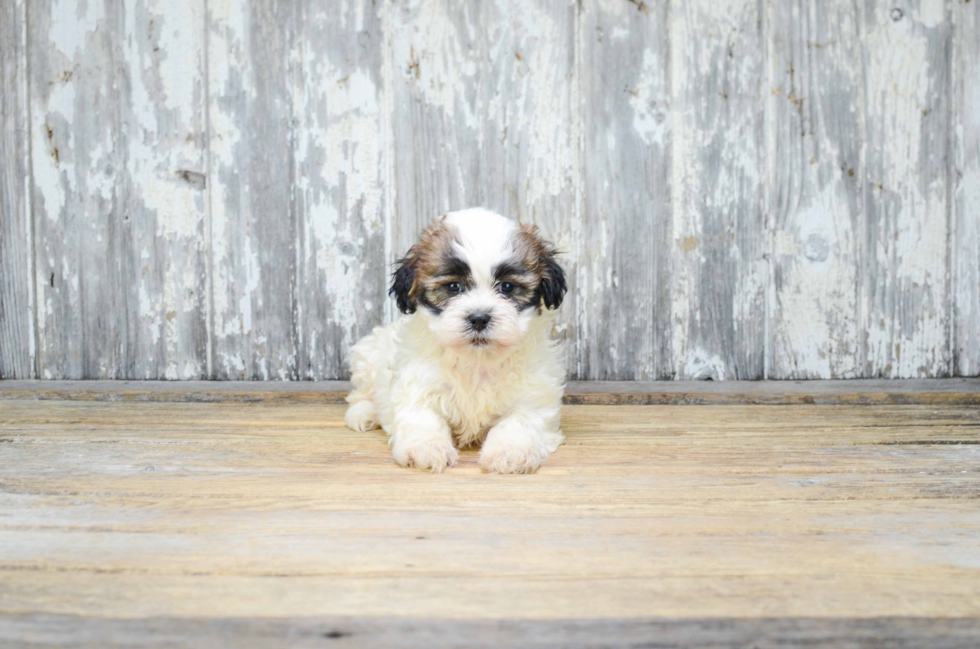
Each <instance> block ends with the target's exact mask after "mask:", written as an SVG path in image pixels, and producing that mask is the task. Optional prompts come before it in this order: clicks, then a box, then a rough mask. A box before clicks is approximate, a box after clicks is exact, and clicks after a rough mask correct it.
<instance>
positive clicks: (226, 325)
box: [0, 0, 980, 380]
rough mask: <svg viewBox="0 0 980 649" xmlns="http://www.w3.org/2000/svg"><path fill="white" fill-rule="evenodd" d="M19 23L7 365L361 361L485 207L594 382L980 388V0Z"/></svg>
mask: <svg viewBox="0 0 980 649" xmlns="http://www.w3.org/2000/svg"><path fill="white" fill-rule="evenodd" d="M0 7H2V11H0V18H2V20H0V57H2V58H0V70H2V84H3V93H2V97H0V102H2V106H3V114H2V116H3V120H2V125H3V139H2V142H0V161H2V169H0V210H2V212H0V216H2V220H0V377H4V378H29V377H38V378H52V379H70V378H118V379H123V378H125V379H158V378H160V379H201V378H214V379H258V380H264V379H292V380H304V379H318V380H320V379H334V378H346V376H347V371H346V362H347V353H348V349H349V347H350V345H351V344H352V343H353V342H354V341H356V340H357V339H358V338H359V337H360V336H362V335H363V334H364V333H366V332H368V331H370V329H371V328H372V327H374V326H376V325H378V324H382V323H384V322H386V321H390V319H391V318H393V317H395V315H396V313H395V310H394V308H393V305H392V303H391V301H390V300H389V299H388V298H387V296H386V295H385V288H386V283H387V274H388V271H389V265H390V263H391V262H392V261H393V260H394V259H396V258H398V257H399V256H400V255H401V254H403V253H404V252H405V250H406V249H407V247H408V246H409V245H410V244H411V243H412V241H413V240H414V238H415V237H416V235H417V233H418V231H419V229H420V228H421V227H422V226H423V225H424V224H426V223H427V222H428V221H429V220H431V219H432V218H435V217H436V216H438V215H440V214H442V213H444V212H445V211H447V210H450V209H456V208H461V207H465V206H469V205H484V206H487V207H490V208H492V209H495V210H497V211H499V212H501V213H503V214H505V215H507V216H510V217H512V218H516V219H520V220H522V221H527V222H533V223H536V224H538V225H540V226H541V228H542V229H543V230H544V231H545V233H546V234H548V235H549V236H550V237H551V238H552V239H553V240H555V241H556V243H557V244H558V245H559V247H560V248H562V249H563V250H564V251H565V263H566V267H567V269H568V271H569V273H568V274H569V283H570V288H571V290H570V292H569V296H568V298H567V301H566V303H565V305H564V306H563V307H562V312H561V315H560V317H559V319H558V321H557V325H556V328H557V334H558V335H559V336H561V337H562V338H564V339H565V341H566V353H567V365H568V369H569V373H570V376H571V377H572V378H578V379H635V380H650V379H670V378H676V379H709V378H710V379H715V380H724V379H759V378H770V379H798V378H855V377H883V378H897V377H931V376H951V375H958V376H976V375H978V374H980V3H978V2H970V1H969V0H899V1H897V2H888V3H886V2H883V1H879V0H874V1H873V2H865V3H853V2H846V1H844V0H787V1H786V2H783V1H780V2H774V1H768V2H759V1H756V0H745V1H743V0H738V1H736V2H730V3H727V4H724V6H722V5H720V4H718V3H717V2H709V1H706V0H691V1H690V2H666V1H660V2H658V1H655V0H643V1H642V2H641V1H639V0H549V1H544V0H536V1H534V2H518V1H517V0H489V1H484V2H479V1H477V0H472V1H465V2H452V3H450V2H447V1H446V0H404V1H403V0H340V1H338V2H336V3H330V4H329V5H325V4H324V3H318V2H312V1H311V0H301V1H297V2H283V1H282V0H222V1H219V0H209V1H207V2H206V1H205V0H172V1H164V0H148V1H144V2H136V1H134V0H96V1H94V2H88V3H80V4H78V5H77V6H74V7H73V9H71V10H66V9H65V8H64V7H63V6H61V5H60V4H59V3H57V2H55V1H54V0H39V1H38V2H31V3H28V2H26V0H0Z"/></svg>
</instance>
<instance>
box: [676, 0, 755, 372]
mask: <svg viewBox="0 0 980 649" xmlns="http://www.w3.org/2000/svg"><path fill="white" fill-rule="evenodd" d="M761 12H762V4H761V3H759V2H756V1H755V0H745V1H744V2H729V3H727V6H726V10H725V11H724V12H719V11H717V4H716V3H714V2H712V0H699V1H697V2H683V3H678V4H677V5H674V6H672V7H671V22H670V43H671V52H670V62H671V83H672V86H673V92H672V100H671V101H672V103H671V107H672V109H673V110H672V124H671V145H672V149H673V150H672V158H671V163H672V170H673V171H672V174H671V186H670V192H671V207H672V216H673V218H672V221H673V240H672V241H671V246H670V251H671V257H670V289H671V290H670V300H671V301H670V304H671V317H672V326H673V335H672V338H671V340H672V347H673V350H672V351H673V367H674V373H675V375H676V376H677V378H679V379H713V380H728V379H761V378H763V363H764V353H765V338H766V308H765V299H766V293H765V288H766V281H767V272H768V269H767V261H766V253H767V249H766V240H765V238H764V237H760V236H759V234H760V233H762V232H765V231H766V223H765V192H764V189H763V187H764V185H763V179H764V177H765V152H766V151H765V132H766V131H765V127H766V123H765V119H764V112H763V111H760V110H758V109H757V107H758V106H759V105H760V103H761V101H762V98H763V97H764V95H763V92H764V91H765V85H766V84H765V81H766V42H765V35H764V33H763V25H764V21H763V16H762V13H761ZM665 306H666V305H664V306H663V307H659V308H664V307H665Z"/></svg>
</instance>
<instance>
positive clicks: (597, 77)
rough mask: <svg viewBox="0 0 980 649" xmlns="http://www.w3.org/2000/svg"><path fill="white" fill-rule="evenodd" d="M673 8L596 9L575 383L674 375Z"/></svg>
mask: <svg viewBox="0 0 980 649" xmlns="http://www.w3.org/2000/svg"><path fill="white" fill-rule="evenodd" d="M667 13H668V12H667V5H666V4H665V3H629V2H621V1H619V0H598V1H596V2H589V3H584V4H583V6H582V16H581V18H580V27H579V29H580V33H581V36H580V39H579V40H580V47H581V48H582V51H581V54H580V55H579V61H580V64H581V66H582V71H581V95H580V97H581V101H582V106H583V108H582V110H583V114H582V120H583V124H584V132H583V134H582V142H583V144H582V146H583V147H584V150H583V152H582V174H583V183H582V192H583V194H582V196H583V198H582V218H581V224H580V226H579V227H580V228H581V229H580V234H579V236H578V238H579V250H580V252H579V253H578V254H577V255H576V256H577V258H578V269H577V271H576V272H577V277H576V280H577V282H578V286H577V289H576V295H575V298H576V302H575V304H576V305H577V306H578V314H577V315H578V332H579V333H578V362H577V364H576V367H575V371H574V372H573V376H574V377H575V378H582V379H591V380H603V379H611V378H617V379H627V380H650V379H659V378H670V377H671V376H672V374H673V368H672V363H671V356H670V349H671V341H670V333H671V325H670V317H671V314H670V308H669V304H670V292H669V287H670V281H671V277H670V261H671V259H670V254H669V252H668V251H669V248H668V246H669V240H670V234H669V233H670V218H671V212H670V196H671V194H670V165H671V158H670V131H671V122H670V119H671V118H670V77H669V69H668V61H669V60H670V49H669V42H670V39H669V27H668V15H667Z"/></svg>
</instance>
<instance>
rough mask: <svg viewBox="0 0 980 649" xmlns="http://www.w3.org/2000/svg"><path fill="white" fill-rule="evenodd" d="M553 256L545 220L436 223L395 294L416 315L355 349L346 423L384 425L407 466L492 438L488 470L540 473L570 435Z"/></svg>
mask: <svg viewBox="0 0 980 649" xmlns="http://www.w3.org/2000/svg"><path fill="white" fill-rule="evenodd" d="M555 254H556V252H555V249H554V248H553V247H552V246H551V244H549V243H548V242H546V241H544V240H542V239H541V238H540V237H539V236H538V231H537V228H535V227H533V226H526V225H519V224H517V223H514V222H513V221H511V220H509V219H506V218H504V217H503V216H500V215H499V214H495V213H493V212H490V211H487V210H484V209H468V210H462V211H459V212H452V213H450V214H447V215H446V216H444V217H442V218H441V219H438V220H437V221H436V222H435V223H433V224H432V225H431V226H429V228H427V229H426V230H425V231H424V232H423V233H422V237H421V239H420V240H419V242H418V243H416V244H415V245H414V246H412V247H411V249H410V250H409V251H408V254H407V255H405V257H404V258H402V259H401V261H399V262H398V263H397V264H396V267H397V269H396V271H395V273H394V275H393V279H392V284H391V289H390V290H389V291H388V293H389V295H393V296H394V297H395V299H396V300H397V302H398V308H399V310H400V311H401V312H402V313H405V314H407V317H401V318H399V319H398V320H397V321H395V322H394V323H393V324H391V325H388V326H387V327H377V328H375V330H374V332H373V333H372V334H371V335H369V336H366V337H365V338H363V339H362V340H361V341H360V342H358V343H357V344H356V345H355V346H354V347H353V349H352V350H351V375H352V379H353V383H354V390H353V392H351V394H350V396H348V397H347V401H348V403H350V404H351V405H350V407H349V408H348V409H347V414H346V417H345V421H346V423H347V426H348V427H350V428H352V429H353V430H359V431H366V430H371V429H372V428H377V427H379V426H380V427H381V428H383V429H384V430H385V432H387V433H388V436H389V439H388V444H389V445H390V446H391V450H392V453H393V455H394V457H395V461H396V462H398V464H400V465H402V466H406V467H411V466H414V467H418V468H420V469H429V470H431V471H435V472H440V471H443V470H444V469H446V468H447V467H451V466H455V465H456V461H457V459H458V458H459V453H458V451H457V450H456V449H458V448H465V447H467V446H470V445H475V444H482V448H481V450H480V459H479V463H480V466H481V467H483V469H484V470H486V471H490V472H494V473H531V472H533V471H535V470H536V469H537V468H538V467H539V466H541V463H542V462H544V460H545V459H546V458H547V457H548V454H549V453H552V452H554V450H555V449H556V448H558V445H559V444H561V442H562V439H563V437H562V434H561V431H560V430H559V424H560V409H561V399H562V392H563V390H564V383H565V372H564V365H563V362H562V359H561V356H560V354H559V349H558V347H557V343H556V342H555V341H553V340H552V339H551V329H552V321H553V320H554V309H557V308H558V306H559V305H560V304H561V302H562V298H563V297H564V295H565V274H564V272H563V271H562V269H561V267H559V266H558V264H557V263H556V261H555Z"/></svg>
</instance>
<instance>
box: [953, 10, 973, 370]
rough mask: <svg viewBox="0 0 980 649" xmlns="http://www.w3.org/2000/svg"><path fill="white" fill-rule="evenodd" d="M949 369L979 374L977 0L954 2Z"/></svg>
mask: <svg viewBox="0 0 980 649" xmlns="http://www.w3.org/2000/svg"><path fill="white" fill-rule="evenodd" d="M953 25H954V29H955V32H954V43H955V47H954V49H953V71H954V75H953V94H952V100H953V124H952V127H951V131H952V140H953V152H952V153H953V169H952V173H951V177H950V184H951V190H952V203H953V204H952V233H951V239H950V241H951V244H952V245H951V250H950V254H951V256H952V259H951V261H952V279H953V282H952V284H953V286H952V291H951V295H950V296H949V299H950V301H951V304H950V306H951V310H952V313H953V339H952V342H953V345H952V347H953V371H954V374H955V375H956V376H976V375H980V2H977V1H976V0H974V1H973V2H959V1H958V2H955V3H954V5H953Z"/></svg>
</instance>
